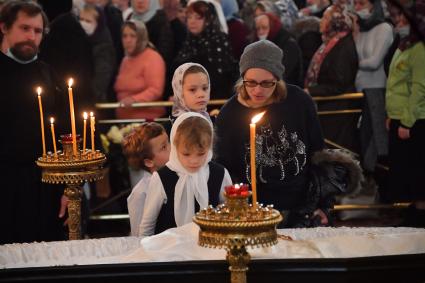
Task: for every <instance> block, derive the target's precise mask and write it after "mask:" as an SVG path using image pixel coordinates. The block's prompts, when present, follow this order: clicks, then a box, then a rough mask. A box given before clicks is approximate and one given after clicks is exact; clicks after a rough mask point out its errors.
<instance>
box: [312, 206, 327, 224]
mask: <svg viewBox="0 0 425 283" xmlns="http://www.w3.org/2000/svg"><path fill="white" fill-rule="evenodd" d="M314 216H319V217H320V224H322V225H328V224H329V219H328V217H327V216H326V214H325V213H324V212H323V210H321V209H320V208H318V209H316V210H315V211H314V212H313V217H314Z"/></svg>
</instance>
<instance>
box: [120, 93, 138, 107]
mask: <svg viewBox="0 0 425 283" xmlns="http://www.w3.org/2000/svg"><path fill="white" fill-rule="evenodd" d="M134 102H136V101H135V100H134V98H133V97H131V96H128V97H126V98H124V99H122V100H121V101H120V106H121V107H131V104H133V103H134Z"/></svg>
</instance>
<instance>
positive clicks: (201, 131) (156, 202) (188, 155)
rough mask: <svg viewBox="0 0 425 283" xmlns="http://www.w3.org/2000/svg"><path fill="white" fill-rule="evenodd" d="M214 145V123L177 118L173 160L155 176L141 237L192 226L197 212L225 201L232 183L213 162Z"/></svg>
mask: <svg viewBox="0 0 425 283" xmlns="http://www.w3.org/2000/svg"><path fill="white" fill-rule="evenodd" d="M212 142H213V126H212V123H211V122H210V121H209V120H208V119H207V118H205V117H204V116H203V115H202V114H199V113H196V112H186V113H183V114H181V115H180V116H179V117H178V118H177V119H176V121H175V122H174V124H173V127H172V129H171V153H170V160H169V161H168V162H167V164H166V166H164V167H163V168H161V169H160V170H158V171H157V172H155V173H153V175H152V178H151V180H150V183H149V189H148V194H147V196H146V202H145V208H144V212H143V217H142V220H141V223H140V226H139V235H142V236H149V235H152V234H157V233H161V232H163V231H165V230H167V229H169V228H173V227H178V226H182V225H185V224H187V223H190V222H191V221H192V217H193V216H194V215H195V212H196V211H198V210H199V209H202V208H206V207H207V206H208V205H213V206H216V205H217V204H218V203H219V202H222V201H223V194H222V192H223V191H224V187H225V186H228V185H231V184H232V180H231V178H230V175H229V173H228V171H227V170H226V168H224V167H223V166H222V165H220V164H218V163H215V162H212V161H211V158H212V155H213V154H212Z"/></svg>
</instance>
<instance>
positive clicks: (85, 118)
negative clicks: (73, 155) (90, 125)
mask: <svg viewBox="0 0 425 283" xmlns="http://www.w3.org/2000/svg"><path fill="white" fill-rule="evenodd" d="M83 118H84V128H83V153H85V152H86V136H87V134H86V132H87V112H84V113H83Z"/></svg>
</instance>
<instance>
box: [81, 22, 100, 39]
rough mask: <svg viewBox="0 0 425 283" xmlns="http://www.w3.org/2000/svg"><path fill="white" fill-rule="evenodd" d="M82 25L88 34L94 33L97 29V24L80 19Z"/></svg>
mask: <svg viewBox="0 0 425 283" xmlns="http://www.w3.org/2000/svg"><path fill="white" fill-rule="evenodd" d="M80 24H81V26H82V27H83V30H84V31H85V32H86V33H87V35H89V36H90V35H92V34H93V33H94V30H95V29H96V25H95V24H92V23H88V22H85V21H80Z"/></svg>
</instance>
